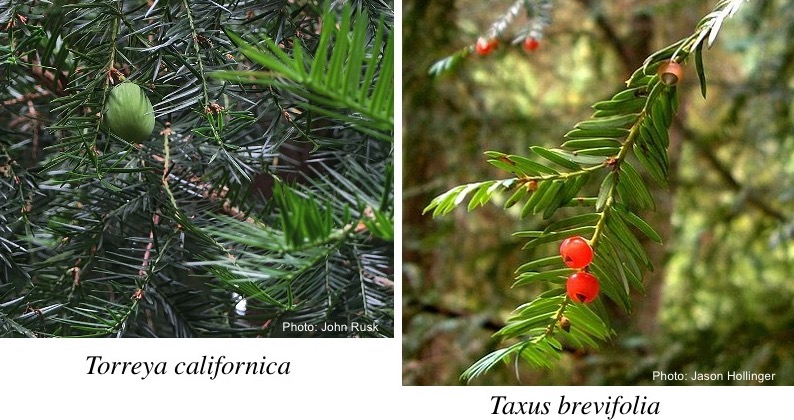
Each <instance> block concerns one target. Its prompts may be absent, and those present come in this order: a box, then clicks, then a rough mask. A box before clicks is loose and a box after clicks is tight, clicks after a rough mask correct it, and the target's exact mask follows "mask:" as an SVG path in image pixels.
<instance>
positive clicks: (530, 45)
mask: <svg viewBox="0 0 794 420" xmlns="http://www.w3.org/2000/svg"><path fill="white" fill-rule="evenodd" d="M539 46H540V41H538V40H537V39H535V38H532V37H527V38H525V39H524V51H526V52H532V51H535V50H537V49H538V47H539Z"/></svg>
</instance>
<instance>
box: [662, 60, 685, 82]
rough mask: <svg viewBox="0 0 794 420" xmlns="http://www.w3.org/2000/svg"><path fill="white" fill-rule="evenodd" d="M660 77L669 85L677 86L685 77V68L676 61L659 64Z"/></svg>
mask: <svg viewBox="0 0 794 420" xmlns="http://www.w3.org/2000/svg"><path fill="white" fill-rule="evenodd" d="M659 77H660V78H661V79H662V83H664V84H666V85H667V86H675V85H676V84H678V82H679V81H681V78H682V77H684V69H683V67H681V65H680V64H678V63H676V62H675V61H668V62H666V63H663V64H662V65H661V66H659Z"/></svg>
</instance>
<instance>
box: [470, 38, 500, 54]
mask: <svg viewBox="0 0 794 420" xmlns="http://www.w3.org/2000/svg"><path fill="white" fill-rule="evenodd" d="M498 45H499V41H497V40H496V39H495V38H491V39H486V38H480V39H478V40H477V44H475V45H474V51H475V52H476V53H477V54H478V55H483V56H485V55H488V54H490V53H492V52H493V51H494V50H495V49H496V47H497V46H498Z"/></svg>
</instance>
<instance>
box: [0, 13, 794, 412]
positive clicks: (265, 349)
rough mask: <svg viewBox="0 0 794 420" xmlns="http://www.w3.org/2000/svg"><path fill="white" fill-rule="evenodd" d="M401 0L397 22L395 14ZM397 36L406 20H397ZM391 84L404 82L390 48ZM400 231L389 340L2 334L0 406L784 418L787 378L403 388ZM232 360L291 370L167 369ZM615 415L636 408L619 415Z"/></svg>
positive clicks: (398, 110)
mask: <svg viewBox="0 0 794 420" xmlns="http://www.w3.org/2000/svg"><path fill="white" fill-rule="evenodd" d="M396 3H397V10H396V17H395V22H400V21H401V19H402V18H401V16H402V14H401V10H400V9H401V7H400V5H399V3H400V2H399V1H398V2H396ZM395 36H396V37H397V39H401V38H402V31H401V30H400V28H399V25H398V27H396V28H395ZM397 55H398V59H397V65H396V67H395V68H396V69H397V70H398V73H397V74H396V75H395V86H397V89H398V90H399V86H401V85H402V77H401V75H400V69H401V68H402V64H401V59H400V57H401V49H400V45H399V42H398V49H397ZM396 98H397V100H396V101H395V102H396V103H395V110H396V113H397V115H396V118H395V122H396V124H395V126H396V133H395V135H396V136H395V138H396V139H397V142H396V144H395V162H396V173H397V174H401V173H402V171H401V169H402V165H401V161H402V150H401V147H402V142H401V141H400V139H401V132H402V127H401V124H402V119H401V114H402V113H401V106H402V105H401V104H402V102H401V100H400V94H399V92H398V94H397V96H396ZM401 186H402V179H401V176H399V175H398V176H396V177H395V189H396V191H397V193H396V199H395V201H396V215H397V216H396V217H395V219H396V223H397V224H398V225H397V226H396V230H395V234H396V237H397V238H400V237H401V235H402V229H401V226H399V223H400V220H401V216H400V215H401V210H402V206H401V202H402V201H401V195H400V191H401ZM400 246H401V244H400V241H399V240H398V241H397V243H396V244H395V248H396V249H395V252H396V254H397V255H396V262H397V268H396V273H398V275H397V279H396V280H397V281H396V284H397V287H396V289H395V294H396V297H397V299H396V301H397V308H398V309H397V312H396V315H395V331H396V333H397V335H398V337H397V338H394V339H119V340H114V339H41V340H36V339H4V340H0V413H1V414H0V417H2V418H9V417H10V416H11V415H13V417H14V418H22V419H42V418H47V417H50V416H58V418H77V419H80V420H90V419H112V420H117V419H140V418H152V419H158V420H160V419H163V418H164V417H163V416H162V415H163V414H169V415H174V416H178V418H179V419H184V418H187V419H191V420H192V419H212V418H224V419H225V418H231V419H236V418H243V416H244V418H245V419H246V420H248V419H256V418H261V419H289V420H293V419H306V418H321V419H326V418H328V419H336V418H340V419H345V420H346V419H367V420H380V419H398V418H404V417H408V418H410V419H434V418H443V419H454V420H460V419H488V418H500V417H505V418H514V417H538V418H547V419H558V418H564V419H574V418H576V419H580V418H590V419H608V417H607V416H606V415H604V414H598V415H596V414H590V415H565V416H560V415H557V414H556V410H557V405H558V403H559V401H560V396H561V395H565V396H566V400H573V401H582V402H586V401H593V402H596V401H597V402H602V401H607V400H608V397H610V396H611V397H612V398H613V399H615V398H616V397H617V396H618V395H622V396H623V398H624V399H631V400H633V398H634V396H635V395H640V396H641V397H642V396H647V397H648V401H659V402H660V414H659V415H644V416H636V417H638V418H653V419H698V418H707V419H712V418H719V417H721V416H724V417H726V418H728V419H752V418H759V417H761V416H766V415H774V417H773V418H789V417H791V407H790V405H791V402H792V401H791V400H792V397H794V392H792V388H791V387H774V386H756V387H576V388H574V387H464V386H459V387H403V386H402V385H401V384H402V349H401V343H400V338H399V335H400V331H402V326H401V322H400V319H401V317H400V314H401V311H400V310H399V308H400V307H401V306H400V305H401V299H400V293H401V288H400V281H399V273H400V272H401V265H400V263H399V261H400V254H401V253H400ZM94 355H98V356H102V357H103V361H132V362H135V361H141V362H145V361H149V362H159V361H164V362H166V363H167V367H168V371H169V373H168V374H166V375H154V374H150V375H149V377H148V378H146V379H145V380H141V379H140V378H141V376H134V375H129V374H128V375H103V376H100V375H88V374H87V372H88V368H89V362H88V361H87V360H86V357H88V356H94ZM205 355H206V356H215V357H216V358H217V357H218V356H220V355H224V356H226V360H229V361H260V360H261V359H262V356H266V357H267V360H268V361H276V362H281V361H290V363H291V374H290V375H288V376H279V375H272V376H268V375H257V376H251V375H249V376H245V375H237V376H234V375H229V376H221V375H219V376H218V378H216V379H215V380H210V379H209V376H206V375H204V376H203V375H192V376H187V375H174V374H173V368H174V366H175V365H176V363H178V362H180V361H186V362H191V361H197V360H201V357H202V356H205ZM494 395H505V396H507V397H508V398H509V399H511V400H517V401H533V402H538V401H541V402H542V401H550V402H551V404H550V406H551V413H550V414H549V415H531V416H527V415H512V416H497V415H493V414H491V412H492V411H493V407H494V404H493V402H492V401H491V397H492V396H494ZM614 418H615V419H627V418H635V417H633V416H630V415H617V416H615V417H614Z"/></svg>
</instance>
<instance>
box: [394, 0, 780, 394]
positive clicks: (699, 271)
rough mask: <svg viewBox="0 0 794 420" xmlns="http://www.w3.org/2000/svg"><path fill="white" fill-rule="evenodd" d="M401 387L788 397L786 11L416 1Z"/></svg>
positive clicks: (410, 5)
mask: <svg viewBox="0 0 794 420" xmlns="http://www.w3.org/2000/svg"><path fill="white" fill-rule="evenodd" d="M402 25H403V51H404V53H403V59H402V74H403V86H402V88H403V121H402V124H403V130H402V132H403V143H402V148H403V175H402V177H403V272H402V278H403V283H402V284H403V285H402V293H403V299H402V302H403V312H402V319H403V321H402V325H403V330H402V345H403V384H404V385H651V386H654V385H700V386H709V385H742V386H746V385H759V386H769V385H794V359H792V358H791V354H792V353H794V281H792V279H794V244H793V242H794V241H792V238H793V237H794V164H792V162H794V160H792V156H794V110H793V109H792V101H793V100H794V44H793V43H791V42H790V40H791V39H792V38H794V9H792V8H791V7H790V5H789V4H788V3H787V2H785V1H782V0H768V1H759V2H746V1H743V0H723V1H718V0H696V1H681V0H668V1H639V0H620V1H600V0H567V1H550V0H519V1H512V0H508V1H490V2H483V1H473V0H440V1H433V2H424V1H415V0H408V1H404V2H403V22H402Z"/></svg>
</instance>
